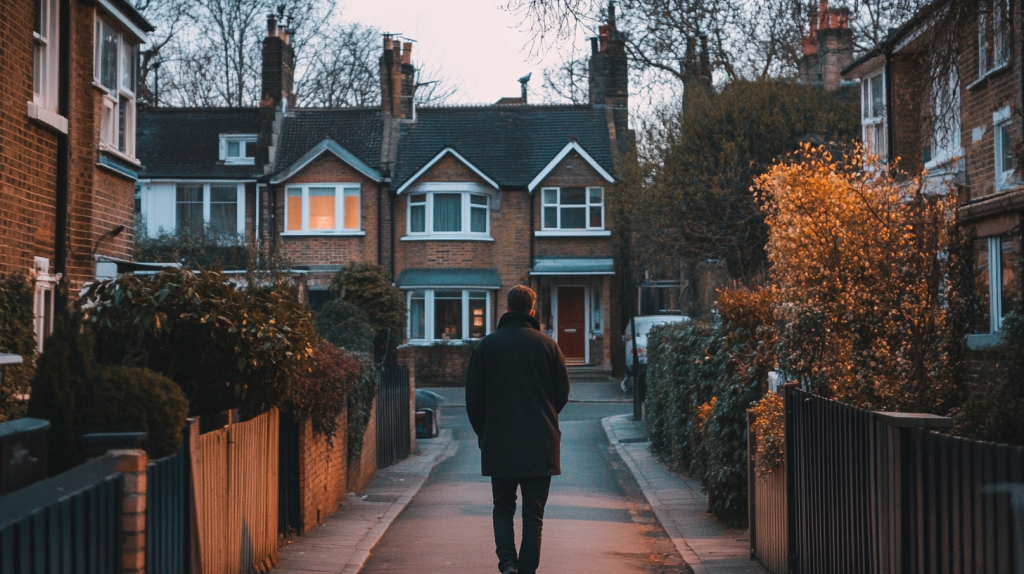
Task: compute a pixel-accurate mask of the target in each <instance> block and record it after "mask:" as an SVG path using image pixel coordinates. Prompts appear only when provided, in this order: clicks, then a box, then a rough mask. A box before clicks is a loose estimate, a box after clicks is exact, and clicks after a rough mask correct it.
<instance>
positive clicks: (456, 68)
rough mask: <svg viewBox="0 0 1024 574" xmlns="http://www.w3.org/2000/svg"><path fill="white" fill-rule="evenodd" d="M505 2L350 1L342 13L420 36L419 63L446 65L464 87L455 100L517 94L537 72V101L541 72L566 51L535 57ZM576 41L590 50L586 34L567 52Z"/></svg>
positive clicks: (533, 85)
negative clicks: (522, 82)
mask: <svg viewBox="0 0 1024 574" xmlns="http://www.w3.org/2000/svg"><path fill="white" fill-rule="evenodd" d="M502 5H503V2H495V1H494V0H347V1H346V2H343V3H342V5H341V7H342V14H341V17H342V18H343V19H344V20H348V21H355V22H361V23H363V24H371V25H374V26H379V27H380V28H381V29H382V30H385V31H388V32H401V33H402V35H403V36H406V37H408V38H412V39H414V40H416V43H415V44H414V46H413V62H414V63H415V64H416V65H417V67H419V66H422V65H424V64H425V63H426V64H429V66H430V67H431V68H436V67H437V66H441V67H443V69H444V71H445V74H446V75H447V76H449V77H452V78H454V79H456V80H458V82H459V84H460V85H461V88H462V89H461V90H460V92H459V93H458V94H457V95H456V96H455V100H454V102H453V103H460V104H468V103H480V104H485V103H486V104H490V103H494V102H495V101H497V100H498V98H501V97H503V96H518V95H519V82H518V81H517V80H518V78H520V77H522V76H524V75H526V74H527V73H528V72H533V77H532V78H531V80H530V89H531V90H530V93H531V97H533V96H536V99H531V101H538V100H539V95H540V89H541V85H542V84H543V82H544V78H543V74H542V72H543V70H544V68H545V67H547V66H550V65H552V64H557V63H558V62H559V61H561V55H560V53H559V52H558V51H554V50H552V51H549V52H548V53H546V54H544V56H543V58H536V57H534V58H530V57H529V50H528V47H526V44H527V41H528V40H529V38H528V36H527V34H526V33H525V31H522V30H520V29H518V28H517V24H518V23H519V18H518V17H517V16H515V15H513V14H509V13H508V12H505V11H504V10H502V9H501V6H502ZM573 44H574V45H575V46H576V49H577V50H583V49H589V48H588V46H589V43H588V42H587V40H586V34H584V33H582V32H581V33H580V34H579V35H578V38H577V40H576V41H575V42H574V43H567V44H566V45H565V46H563V48H562V50H563V51H565V52H568V51H569V50H571V49H572V46H573Z"/></svg>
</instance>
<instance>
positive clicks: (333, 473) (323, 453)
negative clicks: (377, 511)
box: [299, 410, 348, 534]
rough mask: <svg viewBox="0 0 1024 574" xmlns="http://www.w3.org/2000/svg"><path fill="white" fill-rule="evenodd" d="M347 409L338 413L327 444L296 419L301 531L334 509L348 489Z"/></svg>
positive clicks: (308, 528)
mask: <svg viewBox="0 0 1024 574" xmlns="http://www.w3.org/2000/svg"><path fill="white" fill-rule="evenodd" d="M347 420H348V412H347V410H346V411H343V412H342V413H341V415H339V416H338V434H337V435H335V437H334V444H333V445H331V444H330V443H329V442H328V441H327V439H326V438H325V437H322V436H319V435H317V434H315V433H314V432H313V424H312V423H311V422H310V421H309V420H306V421H303V422H301V423H299V521H300V532H299V534H305V533H306V532H308V531H309V530H310V529H312V528H313V527H314V526H316V525H317V524H320V523H321V522H323V521H324V519H326V518H327V517H328V516H330V515H331V514H333V513H334V511H336V510H337V509H338V505H339V504H341V503H342V502H344V500H345V493H346V492H347V491H348V488H347V487H348V448H347V441H348V433H347V430H348V429H347V424H346V423H347Z"/></svg>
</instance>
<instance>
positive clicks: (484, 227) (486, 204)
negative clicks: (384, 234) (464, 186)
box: [407, 191, 490, 237]
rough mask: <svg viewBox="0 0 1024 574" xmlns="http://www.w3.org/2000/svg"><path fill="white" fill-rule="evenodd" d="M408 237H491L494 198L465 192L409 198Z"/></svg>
mask: <svg viewBox="0 0 1024 574" xmlns="http://www.w3.org/2000/svg"><path fill="white" fill-rule="evenodd" d="M408 217H409V220H408V225H407V229H408V234H409V235H417V234H420V235H422V234H431V235H441V236H459V235H467V236H478V237H487V236H489V233H490V197H488V196H487V195H484V194H480V193H470V192H464V191H457V192H447V191H436V192H430V193H413V194H410V195H409V210H408Z"/></svg>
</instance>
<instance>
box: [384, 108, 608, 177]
mask: <svg viewBox="0 0 1024 574" xmlns="http://www.w3.org/2000/svg"><path fill="white" fill-rule="evenodd" d="M608 135H609V134H608V117H607V115H606V112H605V109H604V107H603V106H482V107H450V108H420V109H418V110H417V114H416V121H415V122H409V123H403V124H402V134H401V138H400V139H399V140H398V157H397V158H396V161H395V167H394V170H393V171H392V176H391V177H392V183H391V186H392V188H394V189H397V188H398V187H400V186H402V185H403V184H404V183H405V182H406V181H407V180H408V179H410V178H411V177H413V176H414V175H415V174H416V173H417V172H418V171H419V170H420V169H422V168H423V166H425V165H427V163H429V162H430V161H431V160H432V159H434V158H435V157H436V156H437V154H438V153H440V152H441V151H442V150H444V149H445V148H451V149H453V150H455V151H456V152H458V153H459V155H461V156H463V157H465V158H466V160H467V161H469V162H471V163H472V164H473V165H474V166H475V167H477V168H479V169H480V170H482V171H483V172H484V173H486V174H487V175H488V176H489V177H490V178H491V179H493V180H495V181H496V182H498V184H499V185H501V186H503V187H526V186H527V185H529V184H530V181H531V180H533V178H534V177H536V176H537V174H539V173H540V172H541V171H542V170H543V169H544V168H545V166H547V165H548V163H549V162H550V161H551V160H552V159H553V158H554V157H555V156H557V155H558V153H559V152H561V151H562V149H563V148H565V146H566V144H568V143H569V142H570V141H572V140H573V139H574V138H575V139H576V141H578V142H579V145H580V146H581V147H582V148H583V149H585V150H586V151H587V153H588V154H589V155H590V156H591V157H592V158H593V159H594V160H595V161H596V162H597V163H598V164H599V165H601V166H602V167H603V168H604V169H605V170H606V171H608V172H609V173H612V170H613V167H614V166H613V165H612V154H611V141H610V139H609V137H608Z"/></svg>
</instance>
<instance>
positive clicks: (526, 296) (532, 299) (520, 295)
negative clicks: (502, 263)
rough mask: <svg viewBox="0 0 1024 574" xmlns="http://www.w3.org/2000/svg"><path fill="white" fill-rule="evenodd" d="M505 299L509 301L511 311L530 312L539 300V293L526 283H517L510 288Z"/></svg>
mask: <svg viewBox="0 0 1024 574" xmlns="http://www.w3.org/2000/svg"><path fill="white" fill-rule="evenodd" d="M505 299H506V300H507V301H508V308H509V310H510V311H517V312H519V313H529V312H530V311H531V310H532V309H533V305H534V303H536V302H537V294H536V293H534V292H533V289H530V288H529V287H527V286H526V285H516V286H515V287H513V288H511V289H509V290H508V294H507V295H506V296H505Z"/></svg>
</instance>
